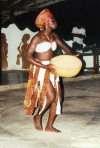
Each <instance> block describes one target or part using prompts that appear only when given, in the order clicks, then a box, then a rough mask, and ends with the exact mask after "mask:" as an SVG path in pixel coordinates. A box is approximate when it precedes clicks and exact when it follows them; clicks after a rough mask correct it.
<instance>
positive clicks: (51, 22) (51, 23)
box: [47, 18, 57, 30]
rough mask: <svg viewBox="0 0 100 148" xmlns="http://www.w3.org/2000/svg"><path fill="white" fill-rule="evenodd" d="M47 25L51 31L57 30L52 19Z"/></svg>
mask: <svg viewBox="0 0 100 148" xmlns="http://www.w3.org/2000/svg"><path fill="white" fill-rule="evenodd" d="M47 25H48V27H49V28H51V29H52V30H54V29H56V28H57V22H56V20H55V19H54V18H50V19H49V20H48V22H47Z"/></svg>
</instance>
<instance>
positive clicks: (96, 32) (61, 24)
mask: <svg viewBox="0 0 100 148" xmlns="http://www.w3.org/2000/svg"><path fill="white" fill-rule="evenodd" d="M26 7H27V6H26ZM44 8H45V7H44ZM46 8H49V9H50V10H51V12H52V13H53V14H54V16H55V19H56V20H57V22H58V28H57V30H56V31H57V33H58V34H59V35H60V36H61V37H62V38H64V39H65V40H70V39H72V34H71V30H72V27H73V26H75V25H76V24H77V23H80V24H81V25H82V26H83V27H84V28H85V29H86V35H87V37H86V39H85V43H86V44H87V45H91V44H96V46H97V47H98V48H100V0H67V1H64V2H59V3H56V4H52V5H49V6H46ZM42 9H43V8H42ZM42 9H37V10H35V11H31V12H28V13H25V14H23V15H19V16H16V17H13V19H12V23H15V24H16V25H17V26H18V27H19V29H21V30H23V29H25V28H26V27H28V28H29V29H30V30H32V31H37V28H36V27H35V24H34V21H35V17H36V15H37V14H38V12H39V11H41V10H42ZM10 21H11V20H10ZM9 23H10V22H7V23H6V24H4V27H7V25H8V24H9Z"/></svg>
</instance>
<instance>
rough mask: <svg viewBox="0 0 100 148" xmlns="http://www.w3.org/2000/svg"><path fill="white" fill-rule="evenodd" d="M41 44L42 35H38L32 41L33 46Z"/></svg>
mask: <svg viewBox="0 0 100 148" xmlns="http://www.w3.org/2000/svg"><path fill="white" fill-rule="evenodd" d="M39 42H40V35H39V33H37V34H36V35H35V36H34V37H33V38H32V39H31V44H38V43H39Z"/></svg>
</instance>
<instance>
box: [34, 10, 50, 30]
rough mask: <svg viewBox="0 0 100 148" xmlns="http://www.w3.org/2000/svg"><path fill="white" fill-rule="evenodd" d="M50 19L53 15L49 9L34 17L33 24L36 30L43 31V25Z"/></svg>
mask: <svg viewBox="0 0 100 148" xmlns="http://www.w3.org/2000/svg"><path fill="white" fill-rule="evenodd" d="M52 17H53V14H52V13H51V12H50V11H49V9H44V10H43V11H41V12H40V13H39V14H38V16H37V17H36V20H35V24H36V26H37V27H38V28H40V30H43V28H44V25H45V24H46V23H47V21H48V19H50V18H52Z"/></svg>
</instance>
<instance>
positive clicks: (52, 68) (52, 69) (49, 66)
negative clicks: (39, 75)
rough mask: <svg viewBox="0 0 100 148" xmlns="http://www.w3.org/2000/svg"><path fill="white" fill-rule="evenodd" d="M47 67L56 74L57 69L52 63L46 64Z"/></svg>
mask: <svg viewBox="0 0 100 148" xmlns="http://www.w3.org/2000/svg"><path fill="white" fill-rule="evenodd" d="M46 69H47V70H49V71H50V72H51V73H53V74H56V70H55V69H54V66H53V65H52V64H48V65H46Z"/></svg>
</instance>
